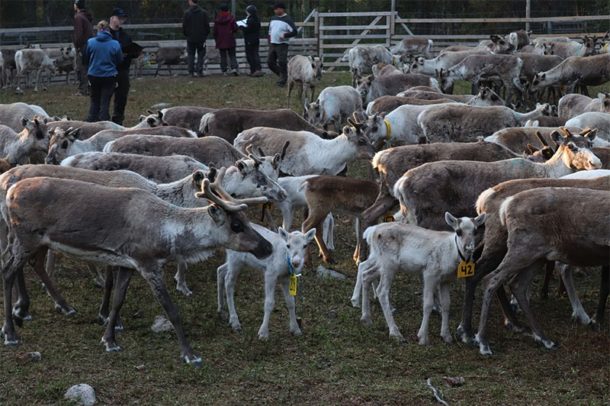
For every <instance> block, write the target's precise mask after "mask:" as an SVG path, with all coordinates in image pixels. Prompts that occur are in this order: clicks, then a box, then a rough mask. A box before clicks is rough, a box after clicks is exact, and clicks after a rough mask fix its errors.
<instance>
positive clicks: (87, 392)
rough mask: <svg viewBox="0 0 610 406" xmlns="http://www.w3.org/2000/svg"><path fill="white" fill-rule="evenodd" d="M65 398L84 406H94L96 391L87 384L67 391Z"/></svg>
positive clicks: (75, 386)
mask: <svg viewBox="0 0 610 406" xmlns="http://www.w3.org/2000/svg"><path fill="white" fill-rule="evenodd" d="M64 398H66V399H67V400H71V401H74V402H76V403H77V404H79V405H83V406H92V405H94V404H95V390H93V388H92V387H91V386H89V385H87V384H86V383H81V384H79V385H74V386H72V387H70V389H68V390H67V391H66V394H65V395H64Z"/></svg>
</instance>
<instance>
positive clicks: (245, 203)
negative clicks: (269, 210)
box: [210, 167, 269, 210]
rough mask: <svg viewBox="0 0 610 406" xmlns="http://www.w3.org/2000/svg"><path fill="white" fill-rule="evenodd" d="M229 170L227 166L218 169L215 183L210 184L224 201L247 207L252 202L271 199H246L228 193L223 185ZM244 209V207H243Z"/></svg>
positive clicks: (260, 202)
mask: <svg viewBox="0 0 610 406" xmlns="http://www.w3.org/2000/svg"><path fill="white" fill-rule="evenodd" d="M226 172H227V168H225V167H222V168H220V169H219V170H218V173H217V174H216V179H215V180H214V182H213V183H211V184H210V188H211V190H212V191H214V192H215V193H216V194H217V195H218V196H220V198H221V199H223V201H225V202H227V203H230V204H232V205H237V206H240V207H242V206H243V207H244V208H246V207H247V206H248V205H250V204H264V203H267V202H268V201H269V199H267V198H266V197H262V196H261V197H249V198H246V199H236V198H234V197H233V196H231V195H230V194H228V193H227V192H226V191H225V190H224V188H223V187H222V181H223V179H224V177H225V173H226ZM242 210H243V209H242Z"/></svg>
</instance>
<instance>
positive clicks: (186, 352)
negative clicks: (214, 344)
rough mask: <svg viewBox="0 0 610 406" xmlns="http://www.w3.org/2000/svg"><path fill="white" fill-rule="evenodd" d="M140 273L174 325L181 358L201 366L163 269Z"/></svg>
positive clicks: (155, 268)
mask: <svg viewBox="0 0 610 406" xmlns="http://www.w3.org/2000/svg"><path fill="white" fill-rule="evenodd" d="M140 273H141V274H142V276H143V277H144V279H146V281H147V282H148V284H149V285H150V288H151V289H152V291H153V294H154V295H155V297H156V298H157V301H158V302H159V303H160V304H161V306H162V307H163V310H165V313H166V314H167V317H168V318H169V321H170V322H171V323H172V325H173V326H174V331H175V332H176V336H177V337H178V342H179V343H180V357H181V359H182V360H183V361H184V362H186V363H187V364H191V365H194V366H196V367H199V366H201V363H202V361H201V358H200V357H198V356H196V355H195V354H194V353H193V349H192V348H191V345H190V344H189V342H188V340H187V339H186V334H185V333H184V329H183V328H182V321H181V320H180V313H179V312H178V308H177V307H176V305H175V304H174V303H173V302H172V299H171V297H170V296H169V293H167V288H166V287H165V282H164V280H163V276H162V273H161V269H159V268H157V267H154V268H152V269H142V270H141V271H140ZM111 316H112V313H111Z"/></svg>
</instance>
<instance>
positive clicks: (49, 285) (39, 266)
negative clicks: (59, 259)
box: [34, 248, 76, 316]
mask: <svg viewBox="0 0 610 406" xmlns="http://www.w3.org/2000/svg"><path fill="white" fill-rule="evenodd" d="M49 256H53V257H54V255H53V254H52V251H51V250H47V249H46V248H45V249H43V250H41V251H40V253H39V254H37V255H36V257H35V261H36V262H35V264H34V271H36V274H37V275H38V277H39V278H40V279H41V280H42V283H43V284H44V286H45V289H46V291H47V293H48V294H49V296H51V298H52V299H53V301H54V302H55V310H57V311H58V312H59V313H62V314H64V315H66V316H73V315H74V314H76V310H75V309H74V308H73V307H72V306H70V305H69V304H68V303H67V302H66V300H65V299H64V298H63V296H62V295H61V293H59V289H57V288H56V287H55V284H54V283H53V280H52V279H51V278H50V277H49V275H48V274H47V272H46V271H45V265H49V263H51V265H52V264H54V263H55V261H54V259H52V260H50V261H47V262H46V264H45V258H46V257H49ZM47 259H48V258H47Z"/></svg>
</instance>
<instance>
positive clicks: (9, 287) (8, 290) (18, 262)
mask: <svg viewBox="0 0 610 406" xmlns="http://www.w3.org/2000/svg"><path fill="white" fill-rule="evenodd" d="M26 262H27V256H26V255H25V254H21V255H20V254H17V255H15V256H12V255H11V257H10V258H9V260H8V261H6V262H5V265H4V266H3V268H2V281H3V283H4V286H3V287H4V325H3V326H2V330H1V331H0V336H4V345H17V344H19V339H18V338H17V334H16V332H15V324H14V321H13V314H12V309H11V306H12V303H13V284H14V283H15V277H16V276H17V275H18V274H19V273H22V272H23V266H24V265H25V264H26Z"/></svg>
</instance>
